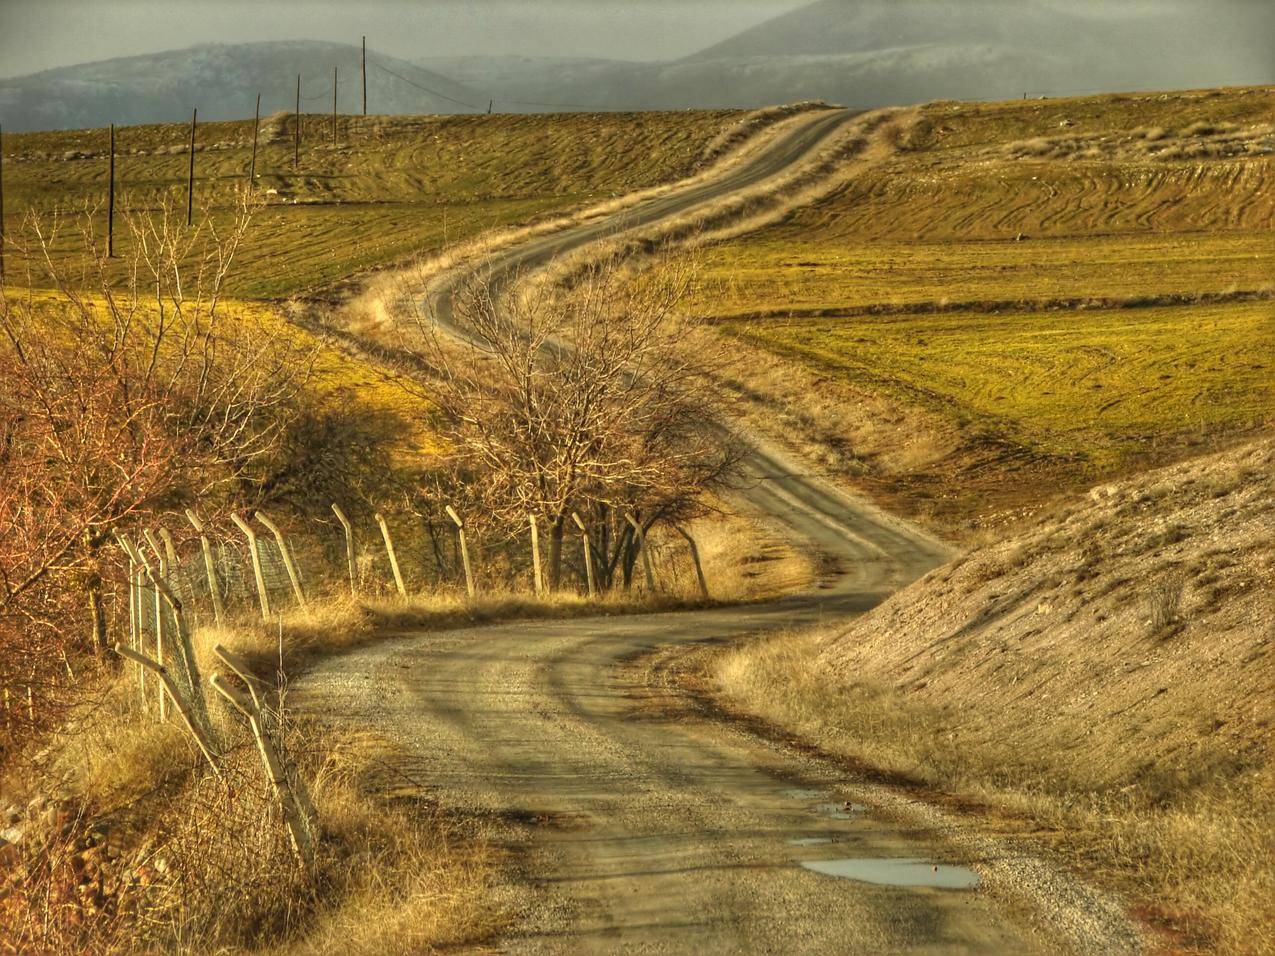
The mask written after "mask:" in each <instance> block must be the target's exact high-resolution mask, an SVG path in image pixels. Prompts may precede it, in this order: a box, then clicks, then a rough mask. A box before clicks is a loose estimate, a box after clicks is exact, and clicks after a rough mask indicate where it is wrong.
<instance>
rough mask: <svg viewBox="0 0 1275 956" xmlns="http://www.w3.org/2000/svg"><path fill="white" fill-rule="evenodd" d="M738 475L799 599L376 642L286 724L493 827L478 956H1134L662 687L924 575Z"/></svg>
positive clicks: (866, 525) (889, 542)
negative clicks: (326, 729)
mask: <svg viewBox="0 0 1275 956" xmlns="http://www.w3.org/2000/svg"><path fill="white" fill-rule="evenodd" d="M853 115H854V114H851V113H848V112H841V111H838V112H833V113H821V114H816V115H814V116H813V117H811V118H810V119H809V120H808V121H806V122H804V123H801V124H799V125H798V126H797V128H796V129H794V130H791V131H789V132H787V133H786V134H784V135H782V136H780V137H779V138H778V139H776V140H775V141H774V142H773V143H772V144H771V145H769V146H768V147H767V148H765V149H764V150H762V151H761V152H760V153H759V154H757V155H756V157H755V158H754V159H753V160H751V161H750V162H748V163H747V164H745V165H743V166H741V167H737V168H735V169H733V170H732V171H730V172H728V173H726V174H725V175H723V176H722V177H721V178H720V179H719V180H715V181H713V182H710V183H705V184H702V185H697V186H695V187H691V188H687V189H686V190H684V191H679V192H674V193H671V194H668V195H665V196H663V197H661V198H659V199H655V200H652V201H649V202H648V203H645V204H642V205H640V206H637V207H635V208H633V209H630V210H629V211H627V212H626V213H624V214H623V219H622V222H623V225H624V227H628V228H632V227H637V226H640V225H643V224H647V223H653V222H656V221H657V220H660V219H662V218H665V217H668V216H673V215H679V214H681V213H683V212H685V211H686V210H688V209H690V208H692V207H694V206H696V205H698V204H700V203H705V202H709V201H712V200H714V199H716V198H718V197H720V196H722V195H725V194H727V193H730V192H732V191H736V190H739V189H742V188H744V187H746V186H750V185H753V184H755V183H759V182H761V181H763V180H765V179H766V178H768V177H770V176H773V175H775V174H776V173H779V172H780V171H782V170H784V169H786V168H788V167H789V165H790V164H792V163H793V162H796V161H797V160H799V159H800V158H801V157H803V156H806V155H808V154H809V153H810V151H811V150H813V149H815V148H816V147H817V146H818V145H819V144H820V143H822V142H824V141H825V140H826V138H827V137H828V136H829V135H831V134H832V133H833V132H834V131H835V130H837V129H838V128H839V127H840V126H841V125H842V124H844V123H846V122H849V121H851V120H852V119H853ZM616 229H617V225H616V223H615V222H610V221H608V222H602V223H593V224H589V225H585V226H581V227H578V228H574V229H571V230H568V231H566V232H561V233H558V234H555V235H552V236H548V237H545V238H540V239H536V240H533V241H530V242H528V243H526V244H525V245H522V246H519V247H517V248H515V249H511V250H510V251H508V252H506V253H504V254H502V255H501V256H500V257H499V258H498V260H497V261H496V262H495V263H494V270H495V272H494V275H495V278H496V279H497V280H498V281H500V280H502V279H505V278H507V277H509V276H512V275H514V274H515V273H522V274H526V273H527V272H528V271H529V270H533V269H535V268H537V267H539V266H543V265H544V264H546V263H547V262H549V261H550V260H551V259H553V258H554V257H555V256H559V255H562V254H563V253H565V252H568V251H571V250H574V249H577V248H580V247H581V246H583V245H586V244H588V243H591V242H594V241H596V240H598V239H601V238H604V237H608V236H611V235H614V234H615V232H616ZM488 267H489V268H493V265H492V264H491V263H488ZM444 291H445V290H444ZM440 307H441V308H442V311H443V318H444V320H446V312H445V304H443V303H440ZM746 472H747V480H746V481H745V482H744V486H743V487H742V488H741V494H742V496H743V497H744V498H745V499H746V500H747V502H748V504H749V505H750V506H751V507H752V508H755V509H757V510H758V511H759V512H761V513H763V514H765V515H766V516H768V517H769V518H770V520H771V521H773V522H774V523H775V524H776V525H778V526H780V527H782V528H784V529H786V531H787V533H789V534H791V535H792V536H793V538H794V539H797V540H801V541H804V542H807V543H808V546H809V547H811V548H812V549H815V550H817V551H818V552H820V553H821V554H822V555H824V556H826V557H827V559H828V561H827V564H826V567H827V568H828V574H827V575H826V576H825V580H824V581H823V583H822V585H821V586H820V587H819V588H817V589H815V590H813V591H811V592H809V593H803V594H798V595H792V596H790V597H787V598H785V599H783V600H779V601H775V602H773V603H769V604H765V605H760V606H749V607H742V608H720V609H714V610H707V611H698V612H690V613H675V614H663V615H649V616H634V617H611V618H600V619H589V620H574V621H569V622H561V623H554V622H548V623H546V622H537V623H522V624H510V625H505V626H497V627H483V628H478V629H468V630H459V631H454V632H446V633H432V634H420V635H411V636H404V637H395V638H389V639H386V640H384V641H382V642H379V643H376V644H373V645H369V646H366V647H363V648H361V649H357V650H355V651H352V652H351V653H348V654H346V655H344V656H341V657H338V658H334V659H332V660H329V661H327V662H325V663H324V664H322V665H320V666H319V667H317V668H316V669H314V670H313V671H311V672H309V673H308V674H307V675H306V676H305V678H304V679H303V680H302V681H300V682H299V683H298V686H297V688H296V690H297V694H298V698H299V701H300V703H301V705H302V706H304V707H307V708H308V709H311V710H314V711H316V712H321V713H322V714H323V715H324V716H325V717H326V718H327V719H328V720H330V721H331V722H332V723H333V724H335V725H338V726H344V727H348V728H350V729H352V730H356V731H360V732H361V731H371V732H374V733H377V734H380V735H384V736H385V737H387V738H389V739H391V740H393V741H394V742H396V743H397V744H398V745H399V746H400V747H401V749H402V750H403V751H404V753H405V755H406V756H405V757H404V759H403V765H402V766H401V767H397V768H395V769H394V771H393V772H392V773H391V774H390V775H389V776H388V777H387V779H386V784H387V786H392V785H393V781H394V778H396V777H397V776H398V775H399V774H404V775H406V776H407V777H410V778H414V779H417V780H420V781H423V782H425V784H426V785H427V787H428V789H429V790H430V792H431V793H432V794H433V795H434V796H436V797H437V799H438V800H439V801H440V803H441V804H442V805H443V806H444V807H451V808H459V809H462V810H465V811H468V812H473V813H477V814H480V815H485V816H488V817H490V818H491V819H493V820H497V821H500V824H501V827H500V832H501V834H502V836H503V838H505V839H507V840H508V841H509V842H510V844H511V845H512V847H513V849H514V857H513V858H514V860H515V861H516V865H517V867H518V868H519V870H520V872H521V873H522V875H523V879H522V880H520V881H519V882H518V885H517V886H516V887H510V888H507V892H508V894H509V899H508V900H507V903H508V904H509V905H510V906H512V907H513V908H514V910H515V911H516V912H517V914H518V916H519V917H520V918H519V920H518V921H517V923H516V926H515V929H514V930H513V935H511V936H510V937H508V938H506V939H505V940H503V941H502V943H501V944H500V947H499V948H500V949H501V950H502V951H508V952H515V953H524V952H552V953H559V952H657V953H664V952H673V953H684V952H685V953H688V952H695V953H746V952H758V953H795V952H811V953H849V952H863V953H883V952H901V951H906V952H933V953H939V952H942V953H961V952H1011V953H1023V952H1059V951H1067V950H1089V951H1093V952H1117V951H1123V950H1128V949H1131V948H1133V946H1134V942H1133V940H1134V937H1133V936H1132V935H1131V934H1130V933H1128V932H1127V931H1126V930H1125V929H1124V928H1123V924H1122V920H1121V919H1120V918H1119V914H1118V912H1117V911H1115V910H1113V909H1112V908H1111V907H1110V905H1109V904H1107V903H1105V902H1104V901H1103V900H1102V899H1100V898H1099V897H1097V896H1096V895H1095V894H1092V893H1089V892H1088V891H1087V890H1085V889H1084V888H1083V887H1080V886H1078V885H1076V884H1075V883H1074V882H1073V881H1070V880H1068V879H1067V878H1065V877H1062V876H1059V875H1057V874H1055V873H1053V872H1052V871H1050V870H1048V868H1046V867H1044V866H1043V865H1041V864H1039V863H1038V862H1037V861H1034V860H1030V859H1020V858H1017V857H1014V856H1012V855H1006V854H1005V853H1003V852H1002V851H1001V850H1000V849H999V848H997V847H989V846H987V845H985V844H982V843H979V842H978V841H972V840H967V839H962V838H961V835H960V834H959V832H954V831H953V829H952V827H951V826H950V823H949V822H948V821H946V820H944V819H943V818H942V817H941V815H939V814H937V813H935V812H933V811H932V810H930V809H929V808H927V807H925V806H924V805H921V804H917V803H914V802H913V801H910V800H909V799H907V798H906V797H902V796H900V795H899V794H897V793H893V792H891V791H890V790H888V789H887V788H883V787H879V786H874V785H870V784H868V783H865V782H863V781H860V780H856V779H854V778H851V777H848V776H847V774H846V772H845V771H844V770H843V769H839V768H838V767H837V766H836V765H834V764H832V763H830V762H824V761H822V760H820V759H818V758H815V757H812V756H810V755H809V754H806V753H803V752H800V751H798V750H796V749H793V748H790V747H788V746H785V745H783V744H779V743H774V742H771V741H768V740H766V739H762V738H761V737H758V736H755V735H753V734H751V733H750V732H748V731H747V730H745V729H743V728H741V727H738V726H735V725H733V724H731V723H730V722H728V721H724V720H722V719H720V718H719V717H717V716H715V715H714V713H713V712H712V709H711V708H708V707H704V706H701V704H700V702H698V701H697V700H696V699H695V698H694V697H693V696H692V695H691V694H690V693H689V692H687V691H686V690H683V689H681V688H682V686H683V685H682V682H680V681H677V680H674V679H672V678H671V677H670V673H671V671H670V668H675V667H676V666H677V662H678V661H680V660H682V659H683V658H684V657H685V653H686V652H687V649H688V648H689V649H690V650H691V651H692V652H693V651H694V649H695V648H697V647H703V646H705V645H706V644H707V643H709V642H714V641H722V640H729V639H737V638H740V637H742V636H745V635H748V634H753V633H757V632H761V631H767V630H774V629H778V628H789V627H794V626H800V625H803V624H809V623H814V622H817V621H819V620H821V619H826V618H833V619H837V618H845V617H846V616H848V615H853V614H857V613H860V612H862V611H864V610H866V609H868V608H871V607H872V606H873V605H875V604H876V603H877V602H879V601H880V600H881V599H882V598H883V597H885V596H886V595H888V594H890V593H891V592H893V591H895V590H897V589H898V588H900V587H902V586H904V585H905V584H907V583H908V582H909V581H911V580H913V579H915V578H916V577H918V576H920V575H922V574H924V573H925V572H926V571H928V570H929V569H930V568H932V567H934V566H935V565H937V564H938V563H940V562H941V561H942V560H944V558H945V551H944V548H943V547H942V546H941V545H940V544H938V543H936V542H934V541H932V540H931V539H929V538H927V537H926V536H924V535H923V534H921V533H919V532H918V531H916V530H914V529H911V528H909V527H907V526H906V525H904V524H903V523H901V522H898V521H896V520H894V519H892V518H890V517H889V516H886V515H883V514H881V513H880V512H878V511H877V510H875V509H874V508H872V507H869V506H867V505H865V504H864V503H862V502H859V501H855V500H853V499H851V498H849V497H847V496H845V495H843V494H842V493H840V492H839V491H837V490H835V489H833V488H831V487H830V486H827V485H825V484H824V483H822V482H821V481H819V480H817V479H815V478H812V477H809V476H808V475H805V474H803V473H802V471H801V470H800V469H799V468H797V467H794V466H792V465H791V464H790V463H788V462H786V461H785V460H784V458H783V457H782V456H781V455H779V454H777V453H775V452H773V451H765V450H762V449H757V450H755V451H754V452H753V453H752V454H751V455H750V456H749V458H748V459H747V462H746ZM846 858H855V859H861V858H884V859H895V858H906V859H915V860H920V861H924V862H923V864H921V865H918V866H916V867H912V868H911V869H910V870H909V871H908V875H907V876H905V877H902V878H900V877H899V876H898V875H897V874H895V875H893V876H892V877H891V879H892V880H893V881H894V882H896V883H897V882H900V881H902V882H909V879H910V877H916V878H917V879H918V880H919V881H920V882H922V883H926V882H937V883H946V882H948V881H950V880H953V881H957V882H959V881H960V880H961V879H962V878H963V877H965V878H969V877H970V876H971V874H967V873H964V872H963V871H962V870H960V869H959V868H958V867H954V866H953V864H966V865H969V866H970V867H972V869H973V872H974V873H976V874H977V877H978V878H981V885H980V886H979V887H978V888H974V889H970V888H966V889H957V888H943V887H935V886H924V885H923V886H907V885H888V883H887V884H877V883H872V882H864V881H861V880H851V879H845V878H841V877H839V876H835V875H827V874H825V873H823V872H818V871H817V870H814V869H810V868H807V867H804V866H803V865H802V864H803V863H809V862H815V863H818V862H820V861H823V862H826V861H831V860H839V859H846ZM936 864H937V865H938V870H937V871H936V870H935V869H934V865H936ZM869 875H870V874H869ZM1113 926H1114V927H1116V928H1115V929H1113V928H1112V927H1113Z"/></svg>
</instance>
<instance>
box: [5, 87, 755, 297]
mask: <svg viewBox="0 0 1275 956" xmlns="http://www.w3.org/2000/svg"><path fill="white" fill-rule="evenodd" d="M738 116H739V114H738V113H733V112H727V111H697V112H675V113H674V112H669V113H629V114H625V113H607V114H567V115H554V116H490V117H488V116H439V117H432V116H431V117H393V118H390V117H367V118H363V117H340V118H339V120H338V126H337V145H336V146H333V145H332V144H331V119H330V117H322V116H304V117H302V146H301V152H300V161H299V163H298V165H297V166H296V168H294V167H293V132H294V127H293V119H292V118H291V117H272V118H270V119H268V120H263V122H262V132H261V135H260V144H261V145H260V148H259V152H258V156H257V180H256V182H257V186H258V190H259V194H260V195H261V196H262V197H263V198H264V199H265V201H266V204H267V205H266V207H265V209H263V210H262V211H261V212H260V213H259V215H258V217H257V223H256V228H255V229H254V232H253V235H252V236H251V237H250V240H249V241H248V243H247V244H246V246H245V247H244V248H243V249H242V250H241V254H240V255H241V257H240V266H239V268H238V269H236V272H235V277H234V278H233V279H232V283H231V291H233V292H234V293H236V294H238V295H242V296H253V297H279V296H285V295H290V294H293V293H296V292H300V291H305V290H310V289H313V288H315V287H317V286H323V285H326V284H328V283H330V282H332V281H334V280H336V279H338V278H341V277H343V276H346V275H349V274H351V273H353V272H356V271H359V270H361V269H365V268H368V267H372V266H377V265H383V264H386V263H389V262H393V261H395V260H397V259H399V258H401V257H403V256H406V255H408V254H411V253H415V252H429V251H431V250H435V249H438V248H440V247H442V246H443V245H445V244H446V243H448V242H455V241H457V240H461V239H465V238H467V237H470V236H473V235H475V234H477V233H479V232H482V231H484V230H486V229H488V228H491V227H493V226H500V225H507V224H511V223H521V222H525V221H528V220H530V219H533V218H535V217H537V216H540V215H545V214H549V213H555V212H559V211H565V210H570V209H572V208H575V207H578V206H580V205H582V204H586V203H590V202H596V201H599V200H604V199H608V198H611V197H612V196H615V195H618V194H623V193H627V192H631V191H634V190H637V189H641V188H644V187H647V186H652V185H656V184H659V183H662V182H666V181H669V180H673V179H676V178H678V177H681V176H684V175H686V174H687V173H690V172H691V171H693V170H694V169H695V167H696V165H697V161H698V159H699V157H700V156H701V154H702V153H703V151H704V149H705V147H706V146H707V145H708V144H709V143H710V142H711V141H712V140H713V139H714V137H716V136H717V135H718V134H719V133H720V131H721V130H722V128H723V127H725V126H727V125H729V124H730V123H731V122H732V121H733V120H734V119H736V118H737V117H738ZM189 135H190V133H189V127H182V126H176V125H164V126H139V127H129V128H124V129H119V130H117V131H116V150H117V160H116V188H117V190H118V192H119V196H120V198H119V205H120V210H121V213H122V212H123V211H126V210H127V209H129V208H134V207H142V208H144V207H150V206H153V205H154V204H155V202H156V201H157V199H158V198H159V195H160V194H161V193H162V192H164V191H165V190H172V189H176V190H177V191H178V194H179V195H180V197H181V201H182V202H183V203H184V202H185V183H186V173H187V163H188V157H187V154H186V146H187V144H188V142H189ZM108 144H109V138H108V133H107V131H106V130H79V131H70V132H57V133H21V134H6V135H5V137H4V140H3V149H4V153H5V169H4V177H5V180H4V187H5V203H6V207H5V212H6V216H5V225H6V229H7V230H9V233H10V235H13V234H14V232H15V231H16V230H17V228H18V226H19V223H20V220H21V218H22V216H23V214H24V213H25V212H26V211H27V210H28V209H38V210H43V211H51V210H52V209H54V208H55V207H61V208H63V209H76V208H82V207H83V206H84V205H85V204H86V203H88V204H101V205H102V206H103V207H104V206H105V202H106V184H107V176H108V171H107V170H108ZM197 145H198V149H197V152H196V191H195V203H196V206H197V207H198V208H199V209H204V208H211V209H213V210H214V215H217V214H219V211H222V210H224V207H225V205H226V203H227V202H228V201H229V199H230V197H231V195H232V192H233V190H234V188H235V187H236V186H238V185H241V184H243V183H245V182H247V176H248V170H249V166H250V163H251V156H252V149H251V146H252V123H251V122H234V123H209V124H207V125H204V126H201V127H200V128H199V130H198V133H197ZM96 223H97V224H98V226H99V228H100V230H101V231H102V232H104V231H105V216H104V214H101V213H99V215H98V216H97V217H96ZM123 233H124V230H123V227H122V225H121V222H120V219H119V218H117V251H119V252H121V253H123V254H127V251H128V250H127V244H126V243H124V242H123V241H122V240H121V239H119V238H118V237H120V236H122V235H123ZM77 245H78V243H77V242H75V241H73V240H72V239H70V238H69V237H68V238H67V239H66V240H64V241H63V242H62V243H60V244H59V251H60V252H62V253H63V254H65V255H74V253H75V251H76V248H77Z"/></svg>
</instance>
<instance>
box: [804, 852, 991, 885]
mask: <svg viewBox="0 0 1275 956" xmlns="http://www.w3.org/2000/svg"><path fill="white" fill-rule="evenodd" d="M801 865H802V866H803V867H805V868H806V869H807V870H813V871H814V872H816V873H822V874H824V875H825V876H839V877H841V878H843V879H847V880H858V881H859V882H861V883H875V884H877V885H879V886H929V887H934V888H936V889H941V890H972V889H975V888H976V887H977V886H978V884H979V876H978V874H977V873H975V872H974V871H973V870H970V869H967V868H966V867H963V866H949V865H946V864H942V863H940V864H934V863H931V862H930V861H928V860H905V859H892V858H872V857H864V858H860V859H849V860H804V861H802V864H801Z"/></svg>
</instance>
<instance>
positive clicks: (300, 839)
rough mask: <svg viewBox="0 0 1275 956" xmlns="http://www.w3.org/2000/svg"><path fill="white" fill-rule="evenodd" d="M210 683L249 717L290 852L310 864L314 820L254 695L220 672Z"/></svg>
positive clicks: (312, 851)
mask: <svg viewBox="0 0 1275 956" xmlns="http://www.w3.org/2000/svg"><path fill="white" fill-rule="evenodd" d="M211 683H212V686H213V687H214V688H215V689H216V691H217V692H218V693H219V694H221V696H222V697H224V698H226V700H228V701H229V702H230V703H231V704H232V705H233V706H234V707H235V709H237V710H238V711H239V712H240V713H241V714H243V715H244V716H245V717H246V718H248V726H249V727H250V728H252V736H253V737H254V738H255V739H256V742H257V750H258V752H259V753H260V754H261V762H262V765H263V766H264V767H265V769H266V777H267V778H268V779H269V780H270V786H271V787H272V788H273V790H274V792H275V798H276V799H277V800H278V801H279V807H280V809H281V810H282V811H283V819H284V822H285V823H286V824H287V827H288V835H289V836H290V837H291V842H292V849H293V852H295V853H296V855H297V859H298V860H300V861H301V863H302V865H303V866H305V867H307V868H309V867H311V866H312V865H313V863H314V840H313V836H312V832H313V831H312V827H313V821H311V820H309V819H307V817H306V813H305V811H304V810H303V809H302V804H301V802H300V801H299V800H298V799H297V792H296V790H295V789H294V788H293V786H292V783H291V781H290V780H289V779H288V772H287V769H286V766H285V764H284V762H283V760H282V759H280V757H279V752H278V751H277V750H276V749H275V746H274V743H273V742H272V741H271V740H270V737H269V736H268V735H267V733H266V729H265V727H264V726H263V723H264V722H263V720H262V715H261V708H260V707H259V706H258V705H257V703H256V701H255V699H254V697H250V696H248V695H247V694H245V693H244V692H243V691H240V690H237V689H236V688H234V687H231V686H230V685H229V684H227V683H226V682H225V681H224V680H222V678H221V675H220V674H214V675H213V676H212V679H211Z"/></svg>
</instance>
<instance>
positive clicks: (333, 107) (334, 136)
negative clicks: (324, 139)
mask: <svg viewBox="0 0 1275 956" xmlns="http://www.w3.org/2000/svg"><path fill="white" fill-rule="evenodd" d="M336 69H337V68H336V67H335V66H334V67H332V145H333V146H335V145H336Z"/></svg>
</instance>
